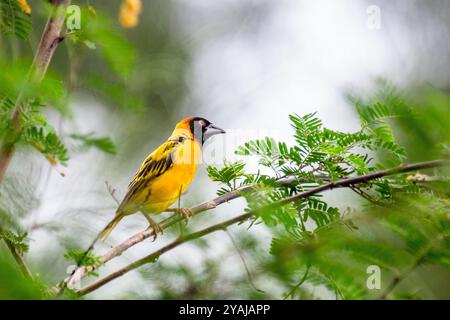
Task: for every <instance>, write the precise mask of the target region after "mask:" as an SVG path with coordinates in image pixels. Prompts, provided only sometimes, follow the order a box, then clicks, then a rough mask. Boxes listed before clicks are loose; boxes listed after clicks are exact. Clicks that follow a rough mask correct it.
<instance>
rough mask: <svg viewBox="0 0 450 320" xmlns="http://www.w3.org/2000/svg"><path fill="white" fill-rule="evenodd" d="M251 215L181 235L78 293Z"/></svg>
mask: <svg viewBox="0 0 450 320" xmlns="http://www.w3.org/2000/svg"><path fill="white" fill-rule="evenodd" d="M251 217H252V213H245V214H241V215H240V216H237V217H235V218H232V219H229V220H226V221H224V222H222V223H219V224H215V225H213V226H211V227H208V228H205V229H202V230H200V231H197V232H193V233H190V234H188V235H185V236H181V237H179V238H178V239H176V240H174V241H172V242H171V243H169V244H168V245H165V246H164V247H162V248H161V249H159V250H157V251H155V252H153V253H151V254H149V255H147V256H145V257H144V258H142V259H139V260H137V261H135V262H133V263H131V264H129V265H127V266H125V267H123V268H121V269H119V270H117V271H115V272H113V273H111V274H109V275H107V276H106V277H104V278H102V279H100V280H98V281H96V282H94V283H92V284H90V285H87V286H85V287H83V288H81V289H80V290H78V294H79V295H81V296H83V295H85V294H88V293H90V292H92V291H94V290H96V289H98V288H100V287H101V286H103V285H105V284H107V283H108V282H110V281H112V280H114V279H116V278H118V277H121V276H123V275H124V274H125V273H127V272H129V271H131V270H134V269H136V268H139V267H140V266H142V265H144V264H147V263H153V262H155V261H156V260H157V259H158V258H159V257H160V256H161V255H163V254H164V253H166V252H167V251H170V250H172V249H174V248H176V247H178V246H179V245H181V244H183V243H185V242H188V241H191V240H194V239H198V238H201V237H203V236H205V235H207V234H210V233H213V232H216V231H219V230H225V229H226V228H227V227H229V226H231V225H233V224H236V223H238V222H242V221H245V220H247V219H249V218H251Z"/></svg>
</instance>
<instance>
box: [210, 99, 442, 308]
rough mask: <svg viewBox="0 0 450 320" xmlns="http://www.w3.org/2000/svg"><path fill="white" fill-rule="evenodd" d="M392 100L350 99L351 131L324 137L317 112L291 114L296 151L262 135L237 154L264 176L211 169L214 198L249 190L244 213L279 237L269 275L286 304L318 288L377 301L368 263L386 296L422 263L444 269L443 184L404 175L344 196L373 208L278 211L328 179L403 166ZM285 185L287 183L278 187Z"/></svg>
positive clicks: (315, 206) (397, 103)
mask: <svg viewBox="0 0 450 320" xmlns="http://www.w3.org/2000/svg"><path fill="white" fill-rule="evenodd" d="M389 93H390V94H389V95H387V97H385V98H380V99H379V100H377V101H375V102H373V103H363V102H361V101H354V104H355V106H356V109H357V112H358V114H359V116H360V119H361V127H360V129H359V130H358V131H356V132H350V133H346V132H340V131H336V130H330V129H328V128H326V127H324V125H323V123H322V121H321V120H320V119H319V118H318V117H317V116H316V114H314V113H311V114H307V115H304V116H300V115H297V114H293V115H290V116H289V118H290V121H291V126H292V129H293V131H294V139H295V144H294V145H291V146H289V145H288V144H286V143H285V142H282V141H275V140H274V139H272V138H270V137H266V138H263V139H256V140H252V141H248V142H246V143H244V145H242V146H240V147H239V148H238V149H237V150H236V154H237V155H239V156H243V157H246V156H254V157H258V158H259V165H260V166H261V170H258V171H257V172H256V173H249V172H246V170H245V169H246V168H245V166H244V163H243V162H241V161H239V162H236V163H230V162H225V163H224V166H223V167H222V168H214V167H209V168H208V173H209V175H210V177H211V178H212V180H214V181H218V182H220V183H221V184H222V187H221V188H220V189H219V194H223V193H225V192H229V191H233V190H235V189H237V188H240V187H243V186H247V185H249V184H253V186H252V187H251V188H246V189H245V190H247V191H246V192H245V194H243V195H244V197H245V198H246V200H247V208H246V209H245V210H246V211H247V212H253V213H255V215H256V217H255V219H256V220H260V221H262V222H263V223H264V224H265V225H266V226H268V227H269V228H271V229H272V230H273V232H274V233H275V234H276V236H275V237H274V238H273V241H272V245H271V253H272V255H273V261H274V262H273V265H271V266H270V267H269V270H271V271H272V272H273V273H274V275H276V277H278V278H279V279H280V280H282V281H283V282H284V283H287V284H288V285H287V291H288V292H287V294H286V297H297V296H299V295H304V294H305V292H307V291H308V289H307V288H310V287H311V286H312V287H313V288H315V287H317V286H323V287H325V288H327V290H328V291H329V292H330V293H333V294H334V295H335V297H336V298H337V299H364V298H378V297H381V294H382V292H381V291H380V290H378V291H371V290H369V289H368V287H367V285H366V280H367V277H368V273H367V267H368V266H370V265H376V266H378V267H380V268H381V270H382V272H383V281H384V282H383V283H382V287H383V288H388V287H390V285H389V281H394V280H392V279H396V278H400V279H403V274H408V273H409V272H410V271H411V270H414V269H415V268H416V267H417V266H419V265H421V264H425V263H429V264H434V265H440V266H443V267H449V265H450V264H449V261H450V259H449V252H450V238H449V237H450V234H449V230H450V211H449V207H448V200H447V199H446V197H447V195H448V194H447V191H448V189H447V190H446V189H445V187H444V188H442V185H440V186H439V187H436V186H435V185H432V186H431V185H421V184H417V183H415V182H414V179H413V178H411V176H408V175H407V174H399V175H396V176H393V177H387V178H382V179H375V180H371V181H368V182H366V183H364V184H358V185H354V186H351V187H350V189H351V190H352V191H354V192H355V193H356V194H357V195H359V196H361V197H362V198H364V199H365V200H367V201H368V202H366V203H367V204H370V205H368V206H367V207H366V208H365V209H364V210H358V211H355V210H354V209H351V208H347V209H343V208H337V207H334V206H332V205H330V204H329V203H328V202H327V200H326V198H325V197H323V196H322V195H320V194H316V195H312V196H309V197H307V198H302V199H298V200H296V201H294V202H288V203H286V202H283V203H284V204H283V205H280V204H278V202H279V201H280V200H283V199H286V198H287V197H290V196H292V195H295V194H299V193H301V192H304V191H307V190H309V189H311V188H315V187H318V186H321V185H323V184H325V183H329V182H330V181H336V180H340V179H346V178H350V177H354V176H361V175H365V174H369V173H371V172H373V171H375V170H378V169H380V168H385V167H388V166H392V165H399V164H401V163H402V162H403V161H404V160H405V159H406V152H405V149H404V148H403V147H401V146H400V145H399V144H398V143H397V141H396V139H395V137H394V130H393V128H392V126H391V125H392V121H394V120H396V119H399V118H402V117H411V116H413V114H412V112H411V111H410V109H409V108H408V107H407V105H406V104H405V103H404V102H403V100H401V99H400V98H398V96H397V95H396V94H395V91H389ZM414 116H416V115H414ZM260 171H264V172H271V174H261V173H260ZM287 177H289V178H290V179H288V180H289V181H291V182H290V183H288V184H286V183H283V184H281V183H279V181H280V180H279V179H282V180H283V181H286V179H285V178H287ZM445 185H446V186H448V183H447V184H445ZM223 186H224V187H223ZM386 208H389V209H388V210H387V211H386ZM280 227H281V228H280ZM309 295H313V293H312V292H310V293H309ZM386 296H389V297H390V296H392V297H395V296H394V295H393V294H392V293H391V292H387V293H386ZM406 296H414V297H417V296H418V295H417V294H416V293H415V294H414V295H411V294H409V295H406Z"/></svg>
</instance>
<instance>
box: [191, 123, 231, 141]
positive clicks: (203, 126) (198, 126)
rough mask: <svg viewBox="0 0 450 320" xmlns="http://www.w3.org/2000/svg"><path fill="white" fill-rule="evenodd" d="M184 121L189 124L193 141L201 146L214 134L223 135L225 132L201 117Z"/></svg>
mask: <svg viewBox="0 0 450 320" xmlns="http://www.w3.org/2000/svg"><path fill="white" fill-rule="evenodd" d="M185 120H186V121H187V123H188V124H189V130H190V131H191V133H192V135H193V137H194V139H196V140H197V141H200V142H201V143H202V144H203V143H205V141H206V140H208V139H209V138H211V137H212V136H214V135H216V134H222V133H225V130H223V129H221V128H219V127H217V126H215V125H213V124H212V123H211V122H210V121H209V120H206V119H205V118H202V117H191V118H187V119H185Z"/></svg>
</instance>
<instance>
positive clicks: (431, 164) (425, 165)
mask: <svg viewBox="0 0 450 320" xmlns="http://www.w3.org/2000/svg"><path fill="white" fill-rule="evenodd" d="M449 164H450V161H449V160H433V161H426V162H420V163H415V164H408V165H402V166H399V167H396V168H392V169H387V170H381V171H376V172H372V173H370V174H367V175H363V176H357V177H352V178H345V179H341V180H338V181H335V182H329V183H326V184H324V185H321V186H319V187H317V188H312V189H310V190H307V191H305V192H301V193H299V194H297V195H294V196H291V197H288V198H285V199H282V200H280V201H276V202H273V203H271V204H269V205H267V206H264V207H261V208H259V209H256V210H252V211H250V212H247V213H245V214H241V215H239V216H237V217H235V218H232V219H229V220H226V221H224V222H222V223H219V224H216V225H213V226H211V227H208V228H205V229H203V230H200V231H197V232H194V233H191V234H188V235H185V236H181V237H179V238H178V239H176V240H174V241H173V242H171V243H169V244H168V245H166V246H164V247H162V248H161V249H159V250H157V251H155V252H153V253H151V254H149V255H147V256H145V257H144V258H142V259H139V260H137V261H135V262H133V263H131V264H129V265H127V266H125V267H123V268H121V269H119V270H117V271H115V272H113V273H111V274H109V275H107V276H105V277H104V278H101V279H99V280H97V281H95V282H94V283H92V284H90V285H87V286H85V287H83V288H81V289H80V290H79V291H78V293H79V294H80V295H85V294H88V293H90V292H92V291H94V290H96V289H98V288H100V287H101V286H103V285H105V284H107V283H108V282H110V281H112V280H114V279H116V278H118V277H120V276H122V275H124V274H125V273H127V272H129V271H131V270H134V269H136V268H138V267H140V266H142V265H144V264H147V263H154V262H155V261H156V260H157V258H159V257H160V256H161V255H162V254H164V253H166V252H167V251H170V250H172V249H174V248H175V247H177V246H179V245H181V244H183V243H185V242H188V241H191V240H194V239H197V238H199V237H202V236H204V235H207V234H209V233H212V232H215V231H218V230H224V229H226V228H227V227H229V226H231V225H233V224H236V223H239V222H243V221H245V220H247V219H249V218H251V217H252V216H257V215H258V213H259V212H260V211H262V210H266V209H270V208H273V207H277V206H283V205H285V204H288V203H290V202H294V201H297V200H300V199H304V198H307V197H310V196H312V195H314V194H317V193H321V192H323V191H327V190H332V189H334V188H342V187H349V186H353V185H355V184H359V183H366V182H369V181H371V180H374V179H379V178H382V177H386V176H390V175H394V174H399V173H404V172H409V171H414V170H419V169H429V168H436V167H441V166H445V165H449ZM168 219H170V218H168ZM147 231H148V230H146V231H144V232H147ZM139 235H140V236H142V232H141V233H139V234H137V235H135V236H134V237H136V236H139ZM132 238H133V237H132ZM130 239H131V238H130ZM114 249H115V248H113V249H112V250H114Z"/></svg>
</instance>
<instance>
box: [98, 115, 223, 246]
mask: <svg viewBox="0 0 450 320" xmlns="http://www.w3.org/2000/svg"><path fill="white" fill-rule="evenodd" d="M222 133H225V131H224V130H223V129H220V128H219V127H216V126H214V125H213V124H212V123H211V122H209V121H208V120H206V119H204V118H200V117H190V118H186V119H183V120H181V121H180V122H178V124H177V125H176V127H175V130H174V131H173V132H172V134H171V136H170V137H169V138H168V139H167V141H166V142H164V143H163V144H162V145H160V146H159V147H158V148H157V149H156V150H155V151H153V152H152V153H151V154H150V155H149V156H148V157H147V158H146V159H145V160H144V162H143V163H142V165H141V167H140V169H139V170H138V171H137V172H136V174H135V175H134V177H133V180H132V181H131V182H130V184H129V185H128V191H127V193H126V195H125V197H124V199H123V200H122V202H121V203H120V205H119V207H118V209H117V211H116V214H115V217H114V219H113V220H112V221H111V222H110V223H109V224H108V225H107V226H106V227H105V229H103V231H102V232H101V233H100V235H99V237H98V239H101V240H102V241H104V240H105V239H106V237H108V235H109V234H110V233H111V231H112V230H113V229H114V228H115V227H116V226H117V224H118V223H119V222H120V221H121V220H122V219H123V218H124V217H125V216H128V215H130V214H133V213H136V212H142V213H143V214H144V216H145V217H146V219H147V220H148V222H149V223H150V226H151V227H152V229H153V237H154V239H156V236H157V233H158V232H161V233H162V228H161V226H160V225H159V224H158V223H157V222H156V221H155V220H153V218H152V217H151V216H150V215H151V214H158V213H161V212H163V211H165V210H167V209H168V208H169V207H170V206H171V205H172V204H174V203H175V202H176V201H177V200H178V199H179V198H180V197H181V195H182V194H183V193H184V192H185V191H186V189H187V188H188V187H189V185H190V183H191V182H192V179H193V178H194V175H195V172H196V171H197V166H198V163H199V161H200V159H201V152H202V146H203V144H204V142H205V141H206V140H207V139H209V138H210V137H212V136H214V135H216V134H222ZM180 213H181V214H182V215H183V216H184V217H185V218H186V219H187V218H188V216H189V210H188V209H187V210H180Z"/></svg>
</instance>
